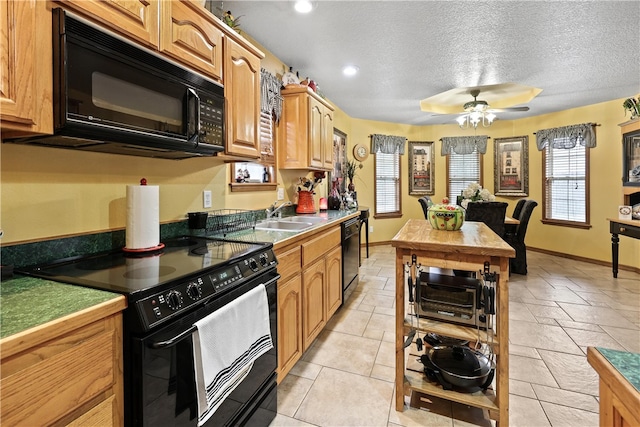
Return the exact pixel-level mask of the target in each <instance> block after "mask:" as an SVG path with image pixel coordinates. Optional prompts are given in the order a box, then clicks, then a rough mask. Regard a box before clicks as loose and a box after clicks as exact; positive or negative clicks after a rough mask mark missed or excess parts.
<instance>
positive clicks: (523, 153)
mask: <svg viewBox="0 0 640 427" xmlns="http://www.w3.org/2000/svg"><path fill="white" fill-rule="evenodd" d="M494 144H495V146H494V150H493V152H494V156H495V162H494V167H493V177H494V193H495V195H496V196H507V197H508V196H513V197H527V196H529V137H528V136H515V137H512V138H496V139H495V141H494Z"/></svg>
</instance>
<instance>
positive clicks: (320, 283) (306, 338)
mask: <svg viewBox="0 0 640 427" xmlns="http://www.w3.org/2000/svg"><path fill="white" fill-rule="evenodd" d="M325 277H326V271H325V260H324V258H322V259H320V260H318V261H316V262H315V263H313V264H311V266H309V267H307V268H305V269H304V271H303V273H302V332H303V336H302V341H303V343H304V350H305V351H306V350H307V349H308V348H309V346H310V345H311V343H312V342H313V340H314V339H316V337H317V336H318V335H319V334H320V332H321V331H322V328H324V325H326V324H327V317H326V316H327V310H326V308H325V307H326V301H325V290H324V289H325Z"/></svg>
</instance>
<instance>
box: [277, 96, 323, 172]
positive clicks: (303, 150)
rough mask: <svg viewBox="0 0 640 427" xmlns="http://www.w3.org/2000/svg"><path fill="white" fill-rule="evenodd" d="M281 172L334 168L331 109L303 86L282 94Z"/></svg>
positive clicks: (279, 153)
mask: <svg viewBox="0 0 640 427" xmlns="http://www.w3.org/2000/svg"><path fill="white" fill-rule="evenodd" d="M281 93H282V96H283V98H284V103H283V107H282V110H283V111H282V119H281V120H280V132H279V141H278V159H279V162H278V167H279V168H281V169H312V170H331V169H332V168H333V107H331V105H330V104H329V103H327V102H326V101H325V100H324V99H322V98H320V96H318V95H317V94H316V93H315V92H313V91H311V89H308V88H307V87H306V86H300V87H293V88H287V89H283V90H282V92H281Z"/></svg>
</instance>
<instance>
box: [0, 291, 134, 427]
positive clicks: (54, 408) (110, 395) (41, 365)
mask: <svg viewBox="0 0 640 427" xmlns="http://www.w3.org/2000/svg"><path fill="white" fill-rule="evenodd" d="M120 298H122V297H120ZM119 304H120V306H121V308H119V307H117V308H119V309H123V308H124V306H125V303H124V298H122V302H120V303H119ZM113 306H114V305H113V304H112V307H113ZM101 309H102V310H104V305H103V306H102V308H101ZM88 315H90V314H89V313H88V311H87V310H85V313H84V316H85V317H84V318H82V319H80V321H82V322H83V323H82V324H81V325H80V324H79V325H74V326H77V327H74V328H71V329H70V330H68V331H67V332H62V333H59V334H58V335H56V331H64V330H66V329H67V328H68V326H66V325H68V324H69V323H73V322H74V321H75V320H74V319H73V318H71V319H70V318H69V317H67V318H66V319H67V320H64V321H63V322H62V323H63V325H58V324H54V325H50V326H49V327H43V328H34V331H33V332H29V331H28V333H26V334H17V335H22V336H18V337H16V338H15V339H12V338H13V337H11V338H10V339H8V340H3V348H2V365H1V380H0V393H1V394H2V401H1V403H0V411H1V412H2V425H3V426H14V425H15V426H32V425H33V426H35V425H38V426H45V425H100V426H121V425H122V424H123V419H124V413H123V407H124V406H123V405H124V403H123V383H122V314H121V312H120V311H118V312H117V313H113V314H110V315H107V316H106V317H103V318H100V319H98V320H95V319H92V320H91V321H90V323H84V320H86V317H87V316H88ZM94 317H95V316H94ZM52 323H53V322H52ZM49 336H53V338H51V339H49V338H47V337H49ZM30 341H34V342H35V341H37V343H36V344H33V345H32V344H28V345H27V346H25V343H29V342H30Z"/></svg>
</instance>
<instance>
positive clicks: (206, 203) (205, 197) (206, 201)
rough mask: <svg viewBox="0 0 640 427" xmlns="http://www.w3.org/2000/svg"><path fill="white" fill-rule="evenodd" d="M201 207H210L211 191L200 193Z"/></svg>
mask: <svg viewBox="0 0 640 427" xmlns="http://www.w3.org/2000/svg"><path fill="white" fill-rule="evenodd" d="M202 207H204V208H205V209H207V208H210V207H211V191H209V190H205V191H204V192H203V193H202Z"/></svg>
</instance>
